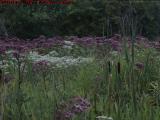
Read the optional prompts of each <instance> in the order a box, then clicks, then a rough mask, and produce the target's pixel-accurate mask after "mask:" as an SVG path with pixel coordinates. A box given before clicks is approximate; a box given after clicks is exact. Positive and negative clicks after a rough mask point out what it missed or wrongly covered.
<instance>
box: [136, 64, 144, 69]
mask: <svg viewBox="0 0 160 120" xmlns="http://www.w3.org/2000/svg"><path fill="white" fill-rule="evenodd" d="M136 67H137V68H138V69H143V68H144V64H143V63H140V62H138V63H136Z"/></svg>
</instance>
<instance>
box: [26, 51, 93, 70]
mask: <svg viewBox="0 0 160 120" xmlns="http://www.w3.org/2000/svg"><path fill="white" fill-rule="evenodd" d="M51 53H56V52H54V51H51V52H50V53H48V54H46V55H39V54H38V53H37V52H30V54H29V59H31V60H33V62H38V61H43V60H46V61H48V62H50V63H52V65H53V67H68V66H72V65H79V64H81V63H89V62H92V60H93V59H92V58H83V57H78V58H74V57H72V56H63V57H54V56H53V54H51Z"/></svg>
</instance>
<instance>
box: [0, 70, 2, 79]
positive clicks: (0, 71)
mask: <svg viewBox="0 0 160 120" xmlns="http://www.w3.org/2000/svg"><path fill="white" fill-rule="evenodd" d="M1 80H2V69H0V81H1Z"/></svg>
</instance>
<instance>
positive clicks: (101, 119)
mask: <svg viewBox="0 0 160 120" xmlns="http://www.w3.org/2000/svg"><path fill="white" fill-rule="evenodd" d="M96 119H97V120H113V118H112V117H107V116H98V117H96Z"/></svg>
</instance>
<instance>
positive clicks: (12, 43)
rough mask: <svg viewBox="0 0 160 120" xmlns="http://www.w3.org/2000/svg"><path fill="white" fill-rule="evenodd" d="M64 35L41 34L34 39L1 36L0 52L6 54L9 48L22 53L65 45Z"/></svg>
mask: <svg viewBox="0 0 160 120" xmlns="http://www.w3.org/2000/svg"><path fill="white" fill-rule="evenodd" d="M63 43H64V39H63V38H62V37H52V38H46V37H45V36H40V37H38V38H35V39H32V40H29V39H27V40H24V39H19V38H17V37H12V38H4V37H0V53H1V54H2V53H3V54H4V53H5V51H7V50H15V51H18V52H20V53H22V52H25V51H29V50H32V49H37V48H51V47H52V46H54V45H63Z"/></svg>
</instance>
